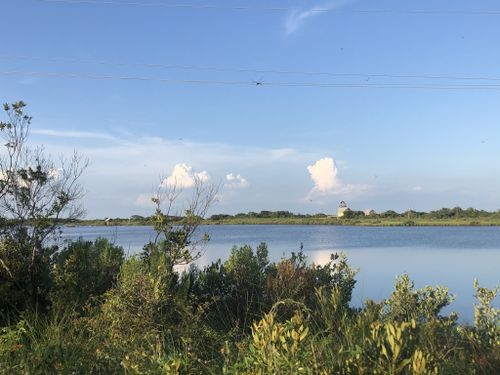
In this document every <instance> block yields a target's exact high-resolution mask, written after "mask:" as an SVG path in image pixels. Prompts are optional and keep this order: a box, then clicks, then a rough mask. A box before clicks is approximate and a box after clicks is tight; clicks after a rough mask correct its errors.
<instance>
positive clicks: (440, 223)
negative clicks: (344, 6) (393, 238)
mask: <svg viewBox="0 0 500 375" xmlns="http://www.w3.org/2000/svg"><path fill="white" fill-rule="evenodd" d="M202 224H204V225H344V226H367V227H402V226H435V227H448V226H457V227H458V226H487V227H490V226H500V219H499V218H496V217H488V218H456V219H428V218H416V219H410V220H408V219H403V218H356V219H337V218H336V217H288V218H256V217H241V218H239V217H230V218H225V219H218V220H213V219H205V220H203V221H202ZM67 225H68V226H144V225H146V226H149V225H153V222H152V221H151V220H147V219H145V220H131V219H114V220H108V221H106V220H79V221H75V222H71V223H68V224H67Z"/></svg>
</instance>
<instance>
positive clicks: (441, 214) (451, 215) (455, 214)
mask: <svg viewBox="0 0 500 375" xmlns="http://www.w3.org/2000/svg"><path fill="white" fill-rule="evenodd" d="M329 216H334V215H327V214H325V213H316V214H301V213H297V214H295V213H293V212H290V211H260V212H253V211H250V212H247V213H242V212H241V213H237V214H235V215H229V214H214V215H212V216H210V220H212V221H221V220H227V219H233V218H236V219H241V218H273V219H275V218H325V217H329ZM488 217H500V210H497V211H493V212H491V211H485V210H478V209H475V208H472V207H469V208H466V209H463V208H461V207H454V208H441V209H439V210H434V211H429V212H423V211H415V210H407V211H403V212H397V211H394V210H387V211H384V212H380V213H377V212H375V211H371V212H370V214H369V215H367V214H366V213H365V212H364V211H357V210H351V209H349V208H348V209H347V210H346V211H345V212H344V216H343V218H344V219H359V218H380V219H398V218H402V219H408V218H411V219H417V218H420V219H460V218H470V219H473V218H488Z"/></svg>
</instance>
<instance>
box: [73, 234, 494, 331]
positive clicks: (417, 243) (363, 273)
mask: <svg viewBox="0 0 500 375" xmlns="http://www.w3.org/2000/svg"><path fill="white" fill-rule="evenodd" d="M202 231H203V232H208V233H209V234H210V236H211V241H210V243H209V244H208V246H207V248H206V252H205V253H204V255H203V256H202V257H201V258H200V259H198V261H197V264H198V265H199V266H200V267H203V266H206V265H208V264H210V263H211V262H213V261H216V260H218V259H222V260H225V259H227V257H228V256H229V254H230V251H231V247H232V246H233V245H238V246H239V245H244V244H249V245H251V246H252V247H254V248H255V247H256V246H257V245H258V244H259V243H260V242H262V241H264V242H267V244H268V246H269V257H270V259H271V260H272V261H277V260H279V259H280V258H282V257H289V256H290V254H291V252H292V251H295V252H297V251H298V250H299V249H300V244H301V242H302V243H303V244H304V252H305V254H306V255H307V256H308V259H309V260H310V261H312V262H314V263H316V264H325V263H326V262H328V261H329V260H330V255H331V253H332V252H337V251H340V249H342V250H343V251H344V252H345V253H346V254H347V257H348V261H349V263H350V264H351V265H352V267H353V268H356V269H359V273H358V275H357V277H356V279H357V284H356V288H355V291H354V295H353V304H354V305H356V306H360V305H361V304H362V303H363V301H364V300H365V299H367V298H371V299H374V300H381V299H383V298H387V297H388V296H389V295H390V293H391V291H392V289H393V285H394V279H395V276H396V275H401V274H402V273H408V274H409V275H410V277H411V278H412V279H413V280H414V281H415V285H416V287H423V286H426V285H444V286H446V287H448V288H449V290H450V292H451V293H454V294H455V295H456V297H457V299H456V301H455V302H454V303H453V304H452V306H451V310H455V311H457V312H459V314H460V316H461V317H462V321H468V322H470V321H472V318H473V302H474V298H473V294H474V288H473V286H472V285H473V280H474V278H475V277H477V278H478V279H479V281H480V284H481V285H483V286H486V287H490V288H491V287H494V286H495V285H496V284H498V283H500V275H499V267H498V265H499V264H500V228H496V227H411V228H402V227H397V228H367V227H337V226H312V225H311V226H287V225H269V226H267V225H266V226H205V227H203V228H202ZM153 236H154V232H153V230H152V228H151V227H76V228H66V229H65V231H64V237H65V238H66V239H75V238H77V237H82V238H84V239H87V240H93V239H95V238H97V237H106V238H108V239H110V240H112V241H114V242H116V243H117V244H118V245H121V246H123V247H124V248H125V250H126V252H127V253H128V254H129V255H133V254H137V253H138V252H139V251H140V250H141V249H142V247H143V245H144V244H145V243H147V242H148V241H150V240H151V239H152V238H153ZM498 304H499V299H498V298H497V300H496V305H497V306H498ZM449 310H450V309H449Z"/></svg>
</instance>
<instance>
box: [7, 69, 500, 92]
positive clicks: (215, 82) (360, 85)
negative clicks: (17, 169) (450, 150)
mask: <svg viewBox="0 0 500 375" xmlns="http://www.w3.org/2000/svg"><path fill="white" fill-rule="evenodd" d="M0 74H2V75H23V76H38V77H57V78H70V79H88V80H120V81H143V82H147V81H149V82H160V83H171V84H193V85H196V84H199V85H233V86H236V85H246V86H255V85H256V82H253V81H231V80H197V79H177V78H160V77H142V76H118V75H95V74H84V73H61V72H35V71H19V70H13V71H0ZM259 86H275V87H318V88H367V89H419V90H420V89H421V90H500V85H470V84H469V85H431V84H421V85H417V84H405V83H400V84H397V83H377V84H366V83H318V82H291V81H276V82H260V83H259Z"/></svg>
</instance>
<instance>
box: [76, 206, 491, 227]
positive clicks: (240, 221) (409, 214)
mask: <svg viewBox="0 0 500 375" xmlns="http://www.w3.org/2000/svg"><path fill="white" fill-rule="evenodd" d="M171 219H172V220H173V221H174V222H175V221H176V220H180V218H179V217H175V216H172V217H171ZM153 222H154V217H152V216H140V215H132V216H130V217H129V218H120V217H116V218H105V219H91V220H71V221H68V222H66V224H67V225H70V226H71V225H89V226H100V225H112V226H115V225H116V226H121V225H123V226H126V225H153ZM202 224H207V225H266V224H267V225H355V226H500V211H494V212H490V211H484V210H477V209H474V208H467V209H463V208H460V207H454V208H441V209H439V210H435V211H430V212H419V211H412V210H409V211H405V212H396V211H393V210H388V211H385V212H381V213H376V212H373V211H372V212H370V213H369V214H368V215H367V214H365V213H364V212H363V211H353V210H347V211H345V212H344V216H343V217H340V218H337V217H336V216H335V215H328V214H325V213H317V214H295V213H292V212H290V211H260V212H248V213H238V214H235V215H229V214H214V215H211V216H210V217H208V218H206V219H204V220H202Z"/></svg>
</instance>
